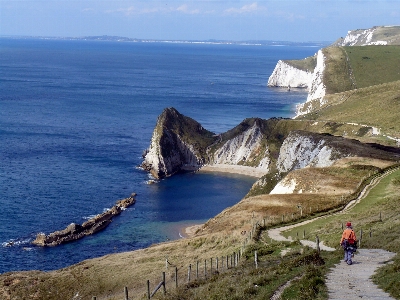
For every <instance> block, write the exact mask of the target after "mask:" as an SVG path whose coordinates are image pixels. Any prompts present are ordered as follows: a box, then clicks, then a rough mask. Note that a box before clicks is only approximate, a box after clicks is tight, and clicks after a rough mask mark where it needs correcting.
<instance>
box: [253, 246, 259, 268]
mask: <svg viewBox="0 0 400 300" xmlns="http://www.w3.org/2000/svg"><path fill="white" fill-rule="evenodd" d="M254 263H255V264H256V269H258V255H257V250H256V251H254Z"/></svg>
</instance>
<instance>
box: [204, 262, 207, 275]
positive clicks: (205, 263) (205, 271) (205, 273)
mask: <svg viewBox="0 0 400 300" xmlns="http://www.w3.org/2000/svg"><path fill="white" fill-rule="evenodd" d="M204 277H207V260H206V259H205V260H204Z"/></svg>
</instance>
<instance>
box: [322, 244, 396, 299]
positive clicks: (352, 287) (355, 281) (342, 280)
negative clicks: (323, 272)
mask: <svg viewBox="0 0 400 300" xmlns="http://www.w3.org/2000/svg"><path fill="white" fill-rule="evenodd" d="M395 255H396V254H395V253H392V252H388V251H385V250H382V249H359V250H358V251H357V253H356V254H355V256H354V258H353V264H352V265H350V266H349V265H347V264H346V263H345V262H344V261H341V262H340V263H339V264H337V265H335V267H334V268H332V269H331V271H330V272H329V273H328V275H327V277H326V286H327V287H328V293H329V299H332V300H343V299H346V300H353V299H376V300H378V299H379V300H389V299H394V298H392V297H390V295H389V294H388V293H386V292H384V291H382V290H381V289H379V288H378V287H377V286H376V285H375V284H374V283H373V282H372V280H371V279H370V277H371V276H372V275H373V274H374V272H375V271H376V269H378V268H379V267H381V266H382V264H384V263H386V262H388V261H389V260H390V259H392V258H393V257H394V256H395Z"/></svg>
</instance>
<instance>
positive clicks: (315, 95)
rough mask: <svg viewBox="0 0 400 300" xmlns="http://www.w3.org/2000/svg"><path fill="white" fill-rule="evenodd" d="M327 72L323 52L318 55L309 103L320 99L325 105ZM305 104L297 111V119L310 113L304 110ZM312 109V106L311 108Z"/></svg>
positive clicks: (298, 107)
mask: <svg viewBox="0 0 400 300" xmlns="http://www.w3.org/2000/svg"><path fill="white" fill-rule="evenodd" d="M324 71H325V56H324V53H323V52H322V50H319V51H318V53H317V66H316V67H315V70H314V73H313V75H312V80H311V85H310V88H309V92H308V96H307V100H306V103H307V102H310V101H313V100H316V99H319V101H320V104H321V105H322V104H324V96H325V94H326V88H325V85H324V82H323V79H324ZM304 105H305V103H302V104H299V105H298V106H297V109H296V117H297V116H301V115H304V114H307V113H309V112H310V111H309V110H305V109H304ZM309 107H310V109H311V108H312V106H309Z"/></svg>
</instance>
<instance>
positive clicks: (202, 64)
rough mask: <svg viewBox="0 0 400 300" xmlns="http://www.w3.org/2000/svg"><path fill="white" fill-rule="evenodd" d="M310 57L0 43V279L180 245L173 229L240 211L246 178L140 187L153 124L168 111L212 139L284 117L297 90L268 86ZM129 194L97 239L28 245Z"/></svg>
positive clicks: (298, 51) (155, 46)
mask: <svg viewBox="0 0 400 300" xmlns="http://www.w3.org/2000/svg"><path fill="white" fill-rule="evenodd" d="M316 51H317V49H316V48H314V47H295V46H291V47H272V46H249V45H247V46H242V45H210V44H168V43H118V42H93V41H65V40H40V39H8V38H1V39H0V208H1V213H0V245H1V246H0V273H4V272H8V271H16V270H31V269H39V270H54V269H58V268H62V267H66V266H68V265H71V264H74V263H77V262H79V261H82V260H84V259H87V258H93V257H98V256H101V255H105V254H109V253H114V252H121V251H130V250H135V249H140V248H143V247H146V246H149V245H151V244H154V243H158V242H162V241H165V240H168V239H177V238H180V232H179V228H181V227H184V226H186V225H190V224H195V223H202V222H204V221H206V220H207V219H209V218H211V217H213V216H215V215H216V214H218V213H219V212H221V211H222V210H223V209H225V208H226V207H228V206H231V205H234V204H235V203H237V202H238V201H239V200H240V199H241V198H242V197H243V196H244V195H245V194H246V193H247V191H248V190H249V189H250V187H251V185H252V184H253V183H254V181H255V179H254V178H251V177H246V176H239V175H227V174H224V175H221V174H217V173H215V174H213V173H207V174H206V173H186V174H179V175H177V176H174V177H171V178H169V179H166V180H162V181H160V182H159V183H157V184H152V185H148V184H146V181H147V180H148V179H149V177H148V174H147V173H145V172H144V171H143V170H140V169H139V168H137V166H138V165H140V163H141V161H142V159H141V154H142V152H143V150H144V149H146V148H147V147H148V146H149V143H150V139H151V134H152V131H153V128H154V126H155V124H156V120H157V116H158V115H159V114H160V113H161V112H162V110H163V109H164V108H165V107H175V108H176V109H177V110H178V111H180V112H181V113H183V114H184V115H186V116H189V117H191V118H193V119H195V120H197V121H199V122H200V123H201V124H202V125H203V126H204V127H205V128H206V129H208V130H211V131H213V132H215V133H220V132H224V131H226V130H228V129H231V128H232V127H234V126H236V125H237V124H239V123H240V122H241V121H242V120H243V119H245V118H247V117H261V118H270V117H291V116H293V114H294V105H295V104H296V103H299V102H303V101H304V100H305V98H306V93H305V91H293V90H292V91H291V92H287V91H286V90H285V89H277V88H268V87H267V86H266V83H267V81H268V77H269V75H270V74H271V72H272V70H273V68H274V67H275V64H276V62H277V61H278V59H300V58H304V57H307V56H310V55H313V54H314V53H315V52H316ZM199 191H201V192H199ZM132 192H136V193H137V194H138V196H137V197H136V199H137V202H136V204H135V205H134V206H132V207H130V208H129V209H127V210H126V211H124V212H123V213H122V214H121V215H120V216H118V217H117V218H115V219H114V221H113V222H112V224H111V225H110V226H109V227H107V228H106V229H105V230H104V231H102V232H99V233H97V234H95V235H93V236H89V237H86V238H84V239H82V240H79V241H76V242H73V243H69V244H65V245H61V246H58V247H46V248H42V247H35V246H33V245H32V244H31V242H32V240H33V239H34V237H35V236H36V234H37V233H38V232H45V233H50V232H53V231H55V230H60V229H63V228H65V227H66V226H67V225H68V224H70V223H71V222H75V223H82V222H84V221H85V218H88V217H90V216H93V215H95V214H98V213H101V212H103V210H105V209H107V208H109V207H111V206H112V205H114V203H115V201H116V200H118V199H122V198H126V197H128V196H129V195H130V194H131V193H132ZM9 242H13V245H12V246H8V245H9Z"/></svg>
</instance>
